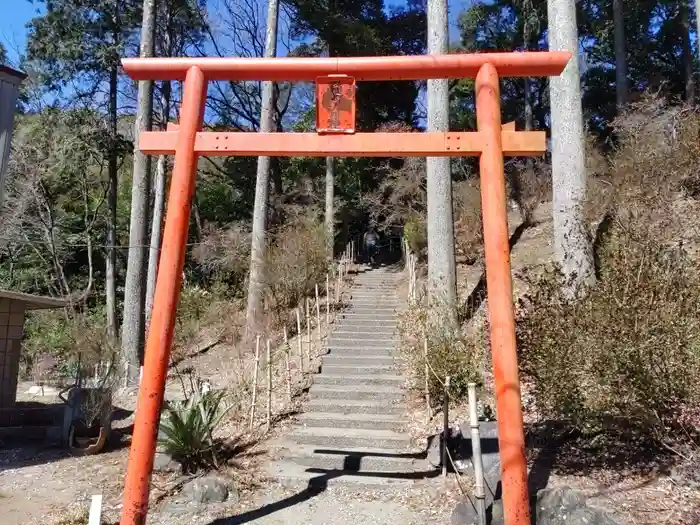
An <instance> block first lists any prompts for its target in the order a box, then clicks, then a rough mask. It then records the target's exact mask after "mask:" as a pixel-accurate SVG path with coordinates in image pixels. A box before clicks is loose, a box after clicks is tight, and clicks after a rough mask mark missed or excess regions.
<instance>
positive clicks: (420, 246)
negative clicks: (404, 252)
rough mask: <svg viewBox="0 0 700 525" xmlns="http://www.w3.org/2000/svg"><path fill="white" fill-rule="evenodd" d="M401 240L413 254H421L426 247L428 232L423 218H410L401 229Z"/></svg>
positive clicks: (415, 216)
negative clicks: (404, 241)
mask: <svg viewBox="0 0 700 525" xmlns="http://www.w3.org/2000/svg"><path fill="white" fill-rule="evenodd" d="M403 238H404V239H405V240H406V242H407V243H408V247H409V248H410V249H411V251H412V252H413V253H421V252H422V251H423V250H424V249H425V248H427V246H428V230H427V225H426V223H425V219H424V218H423V217H419V216H417V215H414V216H412V217H411V218H410V219H408V220H407V221H406V224H404V227H403Z"/></svg>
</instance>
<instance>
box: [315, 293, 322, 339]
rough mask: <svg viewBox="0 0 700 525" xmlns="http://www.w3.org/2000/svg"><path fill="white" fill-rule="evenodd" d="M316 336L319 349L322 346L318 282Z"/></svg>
mask: <svg viewBox="0 0 700 525" xmlns="http://www.w3.org/2000/svg"><path fill="white" fill-rule="evenodd" d="M316 337H318V345H319V349H320V346H321V299H320V297H319V295H318V283H316Z"/></svg>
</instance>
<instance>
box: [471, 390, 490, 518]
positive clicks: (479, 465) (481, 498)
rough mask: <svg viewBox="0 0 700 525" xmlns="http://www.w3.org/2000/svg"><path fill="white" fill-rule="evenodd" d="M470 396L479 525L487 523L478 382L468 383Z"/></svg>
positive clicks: (475, 491) (475, 493) (475, 492)
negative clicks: (477, 406)
mask: <svg viewBox="0 0 700 525" xmlns="http://www.w3.org/2000/svg"><path fill="white" fill-rule="evenodd" d="M467 393H468V396H469V426H470V427H471V438H472V463H473V464H474V478H475V479H474V485H475V487H474V489H475V490H474V496H476V513H477V516H478V517H479V525H486V490H485V488H484V465H483V462H482V457H481V436H480V435H479V417H478V416H477V411H476V383H469V384H468V385H467Z"/></svg>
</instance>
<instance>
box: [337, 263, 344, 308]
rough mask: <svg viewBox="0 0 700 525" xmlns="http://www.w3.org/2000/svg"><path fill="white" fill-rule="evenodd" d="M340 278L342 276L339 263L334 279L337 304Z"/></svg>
mask: <svg viewBox="0 0 700 525" xmlns="http://www.w3.org/2000/svg"><path fill="white" fill-rule="evenodd" d="M340 279H342V277H341V276H340V264H339V265H338V275H337V276H336V279H335V303H336V304H339V303H340Z"/></svg>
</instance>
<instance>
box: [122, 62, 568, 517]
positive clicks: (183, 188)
mask: <svg viewBox="0 0 700 525" xmlns="http://www.w3.org/2000/svg"><path fill="white" fill-rule="evenodd" d="M570 58H571V54H570V53H567V52H523V53H480V54H472V55H433V56H425V55H423V56H394V57H358V58H133V59H124V60H122V64H123V66H124V71H125V72H126V73H127V74H128V75H129V76H130V77H131V78H132V79H134V80H184V89H183V95H182V107H181V110H180V124H179V126H171V127H169V128H168V131H151V132H144V133H142V134H141V136H140V139H139V145H138V146H139V149H140V150H141V151H143V152H145V153H149V154H152V155H155V154H174V155H175V163H174V166H173V173H172V181H171V184H170V194H169V197H168V209H167V215H166V220H165V231H164V234H163V246H162V251H161V256H160V264H159V270H158V278H157V281H156V290H155V299H154V303H153V314H152V316H151V323H150V326H149V330H148V338H147V342H146V351H145V360H144V367H143V368H144V373H143V381H142V383H141V387H140V389H139V394H138V401H137V411H136V420H135V422H134V432H133V437H132V442H131V450H130V452H129V463H128V467H127V472H126V479H125V482H124V502H123V508H122V515H121V521H120V523H121V525H144V524H145V522H146V514H147V512H148V495H149V488H150V481H151V475H152V473H153V458H154V454H155V449H156V438H157V434H158V422H159V420H160V410H161V406H162V402H163V395H164V390H165V380H166V376H167V371H168V363H169V359H170V347H171V345H172V340H173V327H174V324H175V314H176V309H177V304H178V301H179V298H180V287H181V275H182V269H183V265H184V260H185V247H186V242H187V233H188V232H187V230H188V226H189V218H190V208H191V200H192V195H193V192H194V187H195V175H196V167H197V159H198V158H199V156H200V155H218V156H233V155H268V156H294V155H304V156H324V157H325V156H334V157H343V156H346V157H348V156H351V157H362V156H378V157H389V156H393V157H405V156H418V157H423V156H476V157H481V160H480V175H481V200H482V214H483V227H484V252H485V261H486V284H487V293H488V311H489V321H490V323H489V324H490V340H491V351H492V354H493V368H494V376H495V390H496V409H497V412H498V445H499V451H500V457H501V468H502V486H503V503H504V510H505V522H506V525H529V523H530V510H529V501H528V489H527V465H526V462H525V438H524V432H523V416H522V407H521V401H520V380H519V377H518V363H517V355H516V348H515V318H514V308H513V296H512V289H513V283H512V279H511V273H510V248H509V244H508V224H507V209H506V188H505V177H504V172H503V157H504V155H511V156H517V155H538V154H541V153H544V152H545V151H546V145H545V133H544V132H541V131H529V132H519V131H515V127H514V125H513V124H510V125H506V126H503V127H502V125H501V103H500V89H499V77H500V76H510V77H514V76H515V77H535V76H555V75H559V74H560V73H561V72H562V71H563V70H564V67H565V66H566V64H567V63H568V61H569V59H570ZM466 77H471V78H474V77H476V88H475V89H476V115H477V129H478V130H477V131H475V132H432V133H355V97H354V85H355V80H360V81H367V80H371V81H376V80H423V79H430V78H433V79H434V78H466ZM216 80H268V81H306V82H316V83H317V115H318V117H317V132H316V133H221V132H217V133H214V132H203V131H201V128H202V122H203V118H204V109H205V102H206V93H207V83H208V82H209V81H216ZM319 102H320V103H319Z"/></svg>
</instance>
